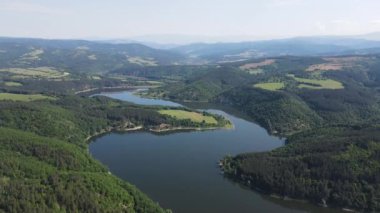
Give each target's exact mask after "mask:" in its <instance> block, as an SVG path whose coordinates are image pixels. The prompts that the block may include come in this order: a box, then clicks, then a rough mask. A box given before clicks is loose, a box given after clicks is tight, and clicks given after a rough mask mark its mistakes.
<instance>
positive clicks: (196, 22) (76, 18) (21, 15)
mask: <svg viewBox="0 0 380 213" xmlns="http://www.w3.org/2000/svg"><path fill="white" fill-rule="evenodd" d="M379 11H380V0H0V36H12V37H38V38H69V39H72V38H82V39H83V38H84V39H114V38H119V39H124V38H140V39H146V40H149V39H151V40H154V39H156V40H157V41H158V42H159V41H163V42H170V41H173V42H174V41H175V40H176V39H178V37H182V39H183V40H186V39H187V40H191V39H200V40H202V39H204V40H207V39H211V40H212V39H216V38H219V39H225V40H231V39H235V40H247V39H250V40H253V39H271V38H282V37H292V36H310V35H354V34H365V33H370V32H376V31H380V12H379Z"/></svg>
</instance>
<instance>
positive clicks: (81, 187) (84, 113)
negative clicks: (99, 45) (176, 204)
mask: <svg viewBox="0 0 380 213" xmlns="http://www.w3.org/2000/svg"><path fill="white" fill-rule="evenodd" d="M160 109H161V108H156V107H143V106H137V105H133V104H129V103H125V102H121V101H115V100H112V99H109V98H106V97H94V98H87V97H79V96H59V97H56V98H55V99H53V100H49V99H48V100H41V101H29V102H20V101H10V100H9V101H6V100H3V101H0V159H1V162H0V195H1V196H0V212H3V211H4V212H31V211H32V212H165V210H163V209H161V207H159V205H158V204H156V203H154V202H153V201H152V200H150V199H149V198H148V197H147V196H145V195H144V194H143V193H142V192H140V191H139V190H138V189H136V188H135V187H134V186H132V185H130V184H128V183H126V182H124V181H122V180H120V179H118V178H116V177H115V176H113V175H112V174H110V173H109V172H108V170H107V169H106V168H105V167H104V166H102V165H101V164H100V163H99V162H97V161H95V160H94V159H92V158H91V156H90V155H89V153H88V147H87V139H88V138H89V136H92V135H96V134H99V133H102V132H107V131H111V130H120V131H123V130H126V129H128V128H133V127H137V126H143V127H145V128H146V129H149V128H151V127H154V126H158V125H160V124H163V123H164V124H168V125H172V126H174V127H177V126H183V127H192V126H194V125H196V127H199V125H203V124H195V123H193V122H191V121H189V120H177V119H174V118H172V117H169V116H165V115H162V114H160V113H159V110H160ZM215 118H217V119H218V121H219V120H220V121H221V122H225V120H224V119H223V118H219V117H215ZM215 125H216V126H217V125H224V123H223V124H219V122H218V124H215Z"/></svg>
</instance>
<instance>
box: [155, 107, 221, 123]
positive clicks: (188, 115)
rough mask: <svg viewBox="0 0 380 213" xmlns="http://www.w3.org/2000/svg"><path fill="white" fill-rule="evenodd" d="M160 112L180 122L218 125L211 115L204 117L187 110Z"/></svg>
mask: <svg viewBox="0 0 380 213" xmlns="http://www.w3.org/2000/svg"><path fill="white" fill-rule="evenodd" d="M158 112H159V113H160V114H162V115H169V116H172V117H175V118H177V119H180V120H185V119H190V120H191V121H193V122H196V123H202V122H203V121H204V122H205V123H206V124H217V123H218V121H217V120H216V119H215V118H214V117H212V116H209V115H203V114H202V113H199V112H189V111H185V110H159V111H158Z"/></svg>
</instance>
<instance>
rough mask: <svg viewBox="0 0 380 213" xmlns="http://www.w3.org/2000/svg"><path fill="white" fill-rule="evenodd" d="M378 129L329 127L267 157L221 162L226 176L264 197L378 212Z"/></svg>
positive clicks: (293, 140)
mask: <svg viewBox="0 0 380 213" xmlns="http://www.w3.org/2000/svg"><path fill="white" fill-rule="evenodd" d="M379 132H380V129H379V128H378V127H359V126H357V127H343V126H342V127H329V128H323V129H317V130H310V131H307V132H304V133H300V134H296V135H293V136H292V137H290V138H289V139H288V141H287V143H288V144H287V145H286V146H285V147H283V148H279V149H276V150H274V151H272V152H267V153H256V154H241V155H238V156H236V157H234V158H226V159H225V162H224V170H225V172H226V175H228V176H230V177H232V178H234V179H236V180H238V181H240V182H242V183H244V184H246V185H248V186H250V187H253V188H256V187H257V188H260V189H261V190H264V191H265V192H268V193H275V194H278V195H281V196H285V197H286V196H287V197H292V198H299V199H308V200H311V201H312V202H314V203H318V204H325V205H326V204H327V205H330V206H337V207H348V208H354V209H359V210H362V211H368V212H372V211H379V210H380V199H379V198H380V135H379Z"/></svg>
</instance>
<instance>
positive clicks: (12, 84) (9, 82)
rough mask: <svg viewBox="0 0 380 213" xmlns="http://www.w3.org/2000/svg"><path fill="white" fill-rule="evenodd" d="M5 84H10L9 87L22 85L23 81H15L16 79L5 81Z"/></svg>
mask: <svg viewBox="0 0 380 213" xmlns="http://www.w3.org/2000/svg"><path fill="white" fill-rule="evenodd" d="M4 85H5V86H8V87H21V86H22V83H19V82H14V81H7V82H4Z"/></svg>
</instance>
